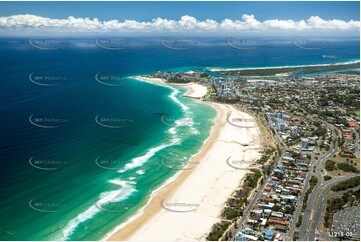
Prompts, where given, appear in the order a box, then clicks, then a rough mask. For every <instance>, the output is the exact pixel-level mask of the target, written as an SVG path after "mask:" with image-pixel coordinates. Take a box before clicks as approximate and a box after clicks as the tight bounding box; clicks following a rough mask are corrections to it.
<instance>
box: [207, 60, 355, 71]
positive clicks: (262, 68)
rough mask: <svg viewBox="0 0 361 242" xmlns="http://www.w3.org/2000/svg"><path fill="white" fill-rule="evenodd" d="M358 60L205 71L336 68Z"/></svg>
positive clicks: (208, 69) (208, 68)
mask: <svg viewBox="0 0 361 242" xmlns="http://www.w3.org/2000/svg"><path fill="white" fill-rule="evenodd" d="M357 63H360V60H354V61H345V62H337V63H334V64H310V65H294V66H265V67H240V68H210V67H206V69H207V71H210V72H218V71H246V70H267V69H284V68H297V67H318V66H338V65H348V64H357Z"/></svg>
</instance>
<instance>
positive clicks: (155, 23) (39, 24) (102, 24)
mask: <svg viewBox="0 0 361 242" xmlns="http://www.w3.org/2000/svg"><path fill="white" fill-rule="evenodd" d="M359 28H360V21H354V20H350V21H344V20H338V19H331V20H324V19H322V18H320V17H318V16H311V17H310V18H309V19H307V20H300V21H295V20H292V19H288V20H282V19H270V20H265V21H259V20H257V19H256V18H255V16H254V15H248V14H244V15H242V18H241V19H239V20H231V19H224V20H222V21H221V22H217V21H215V20H213V19H206V20H204V21H200V20H197V19H196V18H194V17H192V16H188V15H185V16H182V17H181V18H180V19H179V20H169V19H163V18H155V19H153V20H152V21H149V22H138V21H136V20H124V21H119V20H116V19H114V20H109V21H100V20H99V19H97V18H94V19H89V18H75V17H73V16H70V17H68V18H66V19H51V18H44V17H41V16H36V15H30V14H23V15H12V16H7V17H0V29H1V30H3V31H6V32H21V31H41V32H44V31H45V32H58V33H64V32H83V33H96V32H122V33H148V32H149V33H154V32H157V33H187V32H189V31H192V32H194V33H211V32H225V33H232V32H260V33H262V32H268V31H281V32H282V31H283V32H287V31H328V32H329V31H357V33H358V32H359Z"/></svg>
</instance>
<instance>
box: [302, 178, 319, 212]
mask: <svg viewBox="0 0 361 242" xmlns="http://www.w3.org/2000/svg"><path fill="white" fill-rule="evenodd" d="M317 182H318V179H317V177H315V176H312V177H311V179H310V181H309V184H310V187H309V188H308V189H307V191H306V194H305V197H304V198H303V204H302V208H304V209H305V208H306V207H307V201H308V196H309V195H310V194H311V192H312V190H313V188H314V187H315V186H316V184H317Z"/></svg>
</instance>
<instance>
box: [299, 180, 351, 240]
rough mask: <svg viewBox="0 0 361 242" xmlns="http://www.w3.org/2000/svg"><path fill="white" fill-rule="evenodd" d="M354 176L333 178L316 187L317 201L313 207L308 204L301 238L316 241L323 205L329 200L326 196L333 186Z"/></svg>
mask: <svg viewBox="0 0 361 242" xmlns="http://www.w3.org/2000/svg"><path fill="white" fill-rule="evenodd" d="M351 177H352V176H347V177H345V176H344V177H339V178H336V179H334V180H331V181H330V182H328V183H326V184H323V185H321V186H320V187H319V188H318V189H317V190H316V189H314V192H315V191H316V192H315V194H317V195H318V197H317V201H316V202H315V201H314V200H313V201H310V202H312V204H313V205H314V206H311V209H310V207H309V206H307V209H306V210H305V214H304V218H308V220H306V219H305V220H304V221H303V223H302V225H301V228H300V240H302V241H314V239H315V233H316V229H317V227H318V223H319V220H320V218H321V215H322V212H323V206H324V204H325V202H326V201H327V199H325V198H326V196H327V194H328V193H329V192H330V190H331V188H332V187H333V186H334V185H336V184H338V183H340V182H342V181H345V180H347V179H349V178H351Z"/></svg>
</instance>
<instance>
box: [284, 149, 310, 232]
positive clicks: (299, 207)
mask: <svg viewBox="0 0 361 242" xmlns="http://www.w3.org/2000/svg"><path fill="white" fill-rule="evenodd" d="M314 163H315V160H314V154H312V156H311V162H310V167H311V169H312V167H313V165H314ZM312 174H313V173H312V171H309V172H308V173H307V176H306V179H305V181H304V184H305V185H304V187H303V189H302V193H301V196H300V197H299V198H298V204H297V208H296V211H295V212H294V215H293V220H292V224H291V226H290V229H289V231H288V233H287V236H288V237H289V238H291V239H292V238H293V234H294V232H295V230H296V224H297V221H298V218H299V216H300V214H301V212H302V205H303V199H304V198H305V195H306V191H307V189H308V186H309V181H310V179H311V176H312Z"/></svg>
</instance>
